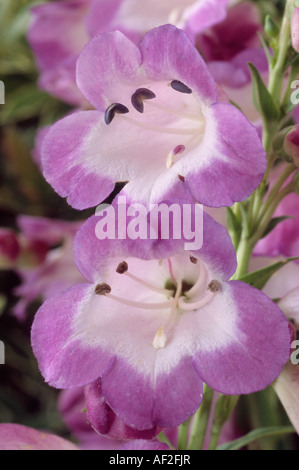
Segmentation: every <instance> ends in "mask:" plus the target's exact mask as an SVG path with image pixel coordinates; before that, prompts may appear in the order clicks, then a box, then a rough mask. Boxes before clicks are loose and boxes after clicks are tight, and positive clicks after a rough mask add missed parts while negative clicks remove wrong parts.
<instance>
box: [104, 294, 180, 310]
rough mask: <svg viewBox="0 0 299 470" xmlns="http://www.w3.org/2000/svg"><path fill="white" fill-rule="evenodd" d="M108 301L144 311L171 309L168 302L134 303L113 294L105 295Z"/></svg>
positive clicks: (170, 302) (170, 303)
mask: <svg viewBox="0 0 299 470" xmlns="http://www.w3.org/2000/svg"><path fill="white" fill-rule="evenodd" d="M105 296H106V297H107V298H108V299H111V300H115V301H116V302H119V303H121V304H123V305H128V306H129V307H134V308H142V309H144V310H163V309H169V308H171V307H172V301H168V302H155V303H146V302H135V301H134V300H127V299H123V298H122V297H118V296H116V295H113V294H105Z"/></svg>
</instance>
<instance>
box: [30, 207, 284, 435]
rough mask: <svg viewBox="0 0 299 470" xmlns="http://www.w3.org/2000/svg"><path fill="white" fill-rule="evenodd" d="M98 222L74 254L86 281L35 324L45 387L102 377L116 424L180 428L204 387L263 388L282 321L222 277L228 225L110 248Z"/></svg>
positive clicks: (230, 257) (82, 234)
mask: <svg viewBox="0 0 299 470" xmlns="http://www.w3.org/2000/svg"><path fill="white" fill-rule="evenodd" d="M96 223H97V218H96V217H95V216H94V217H92V218H91V219H89V220H88V221H87V222H86V224H84V225H83V227H82V229H81V230H80V231H79V232H78V235H77V237H76V241H75V257H76V261H77V264H78V267H79V269H80V271H81V272H82V274H83V275H84V276H85V277H86V279H87V280H88V281H89V283H86V284H78V285H75V286H73V287H71V288H70V289H68V290H66V291H64V292H63V293H58V294H57V295H55V296H54V297H52V298H50V299H48V300H47V301H46V302H45V303H44V305H43V306H42V307H41V308H40V310H39V311H38V313H37V315H36V317H35V320H34V323H33V327H32V345H33V350H34V353H35V355H36V357H37V359H38V362H39V367H40V370H41V372H42V374H43V376H44V378H45V380H46V381H47V382H48V383H49V384H50V385H52V386H54V387H57V388H70V387H78V386H82V385H87V384H92V383H93V382H94V381H96V380H98V379H99V378H100V379H101V394H100V395H101V399H104V400H105V402H106V403H107V404H108V405H109V407H110V408H111V409H112V410H113V412H114V413H115V414H116V415H117V416H118V418H119V419H121V420H122V421H124V423H125V424H127V425H128V426H130V427H135V428H136V429H138V430H146V429H150V428H153V427H155V426H159V427H175V426H177V425H179V424H180V423H182V422H184V421H185V420H186V419H187V418H188V417H189V416H190V415H191V414H192V413H194V412H195V411H196V409H197V408H198V406H199V405H200V403H201V400H202V387H203V382H205V383H207V384H208V385H209V386H210V387H211V388H213V389H215V390H216V391H219V392H222V393H225V394H243V393H251V392H254V391H257V390H261V389H263V388H265V387H266V386H267V385H269V384H271V383H272V382H273V380H274V379H275V378H276V377H277V376H278V375H279V373H280V372H281V369H282V367H283V365H284V364H285V363H286V361H287V360H288V358H289V351H290V333H289V328H288V321H287V319H286V318H285V316H284V314H283V313H282V312H281V310H280V309H279V308H278V307H277V306H276V305H275V304H274V303H272V301H271V300H270V299H269V298H268V297H267V296H265V294H263V293H261V292H260V291H258V290H256V289H254V288H252V287H251V286H249V285H247V284H244V283H242V282H239V281H229V279H230V278H231V276H232V274H233V273H234V270H235V268H236V259H235V254H234V249H233V246H232V243H231V241H230V238H229V237H228V235H227V233H226V231H225V229H224V228H223V227H222V226H220V225H218V224H217V223H216V222H214V221H213V219H211V218H210V217H209V216H207V215H206V216H205V217H204V240H205V243H204V245H203V247H202V248H201V249H200V250H198V251H193V252H187V251H185V250H184V249H183V245H184V244H183V241H182V240H175V241H169V240H158V241H157V240H156V241H149V240H139V241H136V240H135V241H133V242H132V241H131V240H112V241H111V240H106V241H99V240H98V239H97V238H96V237H95V226H96Z"/></svg>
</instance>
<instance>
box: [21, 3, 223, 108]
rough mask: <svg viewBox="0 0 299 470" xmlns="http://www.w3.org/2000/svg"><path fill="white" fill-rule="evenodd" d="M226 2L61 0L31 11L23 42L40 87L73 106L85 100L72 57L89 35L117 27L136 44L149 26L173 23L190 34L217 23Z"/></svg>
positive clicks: (83, 104)
mask: <svg viewBox="0 0 299 470" xmlns="http://www.w3.org/2000/svg"><path fill="white" fill-rule="evenodd" d="M227 3H228V0H163V2H161V1H159V0H143V1H142V2H140V1H139V0H66V1H57V2H54V3H53V2H51V3H46V4H42V5H38V6H35V7H33V8H32V9H31V12H32V19H31V25H30V27H29V30H28V41H29V44H30V46H31V48H32V50H33V52H34V55H35V58H36V62H37V66H38V68H39V71H40V78H39V86H40V87H41V88H42V89H44V90H46V91H48V92H49V93H51V94H53V95H54V96H56V97H57V98H60V99H62V100H63V101H66V102H67V103H70V104H72V105H75V106H80V107H86V106H88V103H87V102H86V100H85V99H84V97H83V96H82V94H81V92H80V90H79V89H78V87H77V85H76V59H77V56H78V54H79V53H80V52H81V50H82V49H83V47H84V46H85V44H86V43H87V42H88V40H89V39H91V38H93V37H94V36H96V35H97V34H99V33H102V32H105V31H112V30H120V31H122V32H123V33H124V34H126V35H127V36H128V37H130V39H132V40H133V41H134V42H136V43H138V42H139V41H140V39H141V38H142V36H143V35H144V34H145V33H146V32H147V31H149V30H150V29H151V28H154V27H156V26H160V25H162V24H165V23H172V24H175V25H176V26H179V27H181V28H185V29H186V31H187V32H188V34H189V35H190V37H194V36H195V35H196V34H197V33H199V32H200V31H202V30H203V29H205V28H207V27H210V26H212V25H213V24H215V23H217V22H218V21H221V20H222V19H223V18H224V17H225V14H226V6H227Z"/></svg>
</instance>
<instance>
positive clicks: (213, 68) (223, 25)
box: [196, 2, 268, 109]
mask: <svg viewBox="0 0 299 470" xmlns="http://www.w3.org/2000/svg"><path fill="white" fill-rule="evenodd" d="M261 30H262V24H261V14H260V11H259V9H258V8H257V6H256V5H255V4H253V3H248V2H242V3H240V4H237V5H235V6H233V7H232V8H230V9H229V10H228V12H227V16H226V18H225V19H224V20H223V21H221V22H220V23H218V24H215V25H214V26H213V27H211V28H209V29H208V30H206V31H203V32H202V33H201V34H199V35H198V36H197V38H196V44H197V45H198V47H199V50H200V52H201V53H202V54H203V57H204V59H205V60H206V61H207V62H208V66H209V70H210V72H211V73H212V74H213V77H214V78H215V80H216V81H217V83H219V84H220V85H223V86H228V87H230V88H235V87H236V88H239V87H243V86H244V85H246V84H247V83H249V82H250V81H251V75H250V70H249V67H248V62H251V63H253V64H254V65H255V66H256V67H257V68H258V69H259V71H260V72H261V73H266V72H268V61H267V58H266V54H265V52H264V50H263V48H262V46H261V42H260V38H259V36H258V32H259V31H261ZM240 105H241V107H242V109H243V106H242V105H243V103H242V101H241V103H240Z"/></svg>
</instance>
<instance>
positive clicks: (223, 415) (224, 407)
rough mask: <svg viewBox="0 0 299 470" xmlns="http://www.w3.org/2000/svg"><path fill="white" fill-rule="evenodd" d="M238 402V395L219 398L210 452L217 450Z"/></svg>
mask: <svg viewBox="0 0 299 470" xmlns="http://www.w3.org/2000/svg"><path fill="white" fill-rule="evenodd" d="M238 400H239V396H238V395H220V397H219V398H218V400H217V403H216V406H215V413H214V420H213V423H212V428H211V440H210V444H209V450H215V449H216V448H217V445H218V441H219V438H220V434H221V431H222V428H223V425H224V424H225V423H226V421H227V420H228V419H229V418H230V417H231V414H232V412H233V410H234V409H235V407H236V404H237V402H238Z"/></svg>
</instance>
